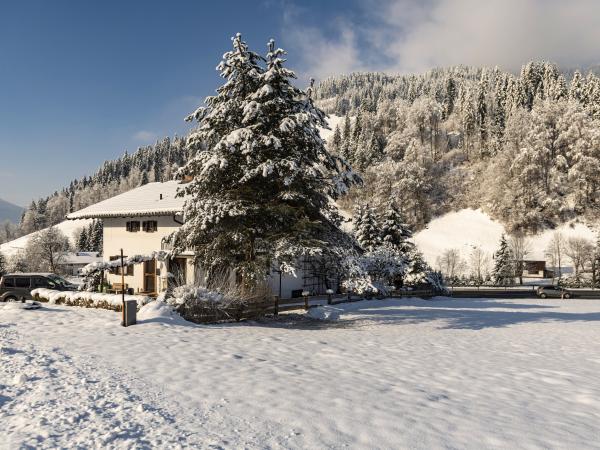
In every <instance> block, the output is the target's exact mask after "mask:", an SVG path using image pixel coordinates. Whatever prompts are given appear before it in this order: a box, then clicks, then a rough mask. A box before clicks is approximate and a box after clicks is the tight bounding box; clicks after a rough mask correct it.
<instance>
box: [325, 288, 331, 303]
mask: <svg viewBox="0 0 600 450" xmlns="http://www.w3.org/2000/svg"><path fill="white" fill-rule="evenodd" d="M326 292H327V304H328V305H331V300H332V298H333V290H331V289H327V291H326Z"/></svg>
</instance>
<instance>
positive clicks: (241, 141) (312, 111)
mask: <svg viewBox="0 0 600 450" xmlns="http://www.w3.org/2000/svg"><path fill="white" fill-rule="evenodd" d="M284 55H285V52H284V51H283V50H282V49H279V48H278V49H275V46H274V42H273V41H272V40H271V41H270V42H269V51H268V54H267V57H266V58H262V57H260V56H259V55H257V54H256V53H254V52H251V51H250V50H249V49H248V46H247V45H246V43H245V42H244V41H242V38H241V36H240V34H238V35H236V36H235V37H234V38H233V50H232V51H229V52H227V53H225V54H224V55H223V60H222V62H221V63H220V64H219V66H218V67H217V70H219V71H220V73H221V76H222V77H223V78H225V79H226V82H225V84H224V85H222V86H221V87H219V88H218V89H217V95H215V96H211V97H208V98H207V99H206V100H205V104H206V106H203V107H200V108H198V109H197V110H196V111H195V112H194V113H193V114H192V115H191V116H189V117H188V120H196V121H197V122H198V125H197V128H196V129H195V130H194V132H193V133H191V134H190V136H189V138H188V147H189V149H190V150H191V151H193V152H194V153H195V157H194V158H192V159H191V160H190V161H189V162H188V164H187V165H186V166H184V167H183V168H182V169H181V170H180V173H179V175H180V176H181V177H188V178H190V179H191V181H190V182H189V183H187V184H184V185H182V188H181V189H180V192H179V194H180V195H186V196H187V199H186V202H185V207H184V214H185V224H184V225H183V226H182V227H181V228H180V229H179V230H178V231H177V232H176V233H175V234H174V235H173V236H172V241H173V243H174V248H175V251H182V250H184V249H192V250H194V251H195V255H196V261H197V262H198V263H200V264H201V265H202V267H203V268H204V269H205V270H207V271H208V273H209V274H214V273H220V272H221V271H227V270H235V272H236V273H237V274H238V275H240V276H241V278H242V280H243V282H244V283H245V284H247V285H252V284H254V283H256V282H258V281H259V280H260V279H261V278H264V277H265V276H266V274H267V273H268V272H269V270H270V269H271V268H272V267H273V266H274V265H275V264H276V265H278V266H279V267H281V268H282V269H284V270H293V266H294V264H295V263H296V262H297V261H298V258H300V257H302V256H307V255H324V256H330V255H332V254H333V255H338V256H339V257H341V256H343V254H344V253H345V252H347V251H348V250H350V249H351V248H352V240H351V239H350V238H349V237H348V236H347V235H345V233H343V232H342V231H341V230H340V229H339V223H340V217H339V215H338V212H337V208H336V206H335V204H334V202H333V200H335V199H337V198H338V197H339V196H341V195H343V194H345V193H346V191H347V190H348V188H349V187H350V186H351V185H352V184H355V183H359V182H360V178H359V177H358V176H357V175H355V174H354V173H353V172H352V170H351V168H350V167H349V166H348V164H347V163H346V162H345V161H344V160H342V159H341V158H339V157H337V156H334V155H332V154H330V153H329V152H328V151H327V150H326V149H325V145H324V141H323V140H322V139H321V137H320V135H319V131H318V128H317V127H319V126H320V127H327V124H326V122H325V117H326V116H325V113H323V112H322V111H321V110H320V109H318V108H317V107H315V106H314V104H313V101H312V99H311V90H309V91H308V92H304V91H302V90H300V89H298V88H297V87H295V86H294V85H293V84H292V80H293V79H294V78H295V75H294V73H293V72H292V71H290V70H288V69H287V68H285V67H284V62H285V60H284V59H283V56H284ZM311 89H312V87H311Z"/></svg>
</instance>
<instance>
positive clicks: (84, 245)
mask: <svg viewBox="0 0 600 450" xmlns="http://www.w3.org/2000/svg"><path fill="white" fill-rule="evenodd" d="M88 249H89V237H88V228H87V227H83V228H82V229H81V231H80V232H79V236H78V237H77V250H78V251H80V252H87V251H88Z"/></svg>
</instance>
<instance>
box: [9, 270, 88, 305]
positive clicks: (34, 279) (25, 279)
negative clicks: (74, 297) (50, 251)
mask: <svg viewBox="0 0 600 450" xmlns="http://www.w3.org/2000/svg"><path fill="white" fill-rule="evenodd" d="M38 288H46V289H55V290H57V291H76V290H77V286H75V285H74V284H72V283H69V282H68V281H66V280H65V279H63V278H61V277H59V276H58V275H54V274H53V273H9V274H6V275H4V276H3V277H2V278H0V301H2V302H16V301H24V300H32V296H31V291H32V290H34V289H38Z"/></svg>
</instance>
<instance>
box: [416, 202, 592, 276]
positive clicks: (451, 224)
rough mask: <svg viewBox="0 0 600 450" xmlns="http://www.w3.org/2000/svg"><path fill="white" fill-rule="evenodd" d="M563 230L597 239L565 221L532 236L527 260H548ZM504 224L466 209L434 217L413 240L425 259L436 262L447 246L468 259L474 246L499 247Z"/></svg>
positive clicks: (587, 230)
mask: <svg viewBox="0 0 600 450" xmlns="http://www.w3.org/2000/svg"><path fill="white" fill-rule="evenodd" d="M555 231H560V232H561V233H562V234H563V235H564V236H565V237H566V238H569V237H571V236H578V237H584V238H586V239H590V240H593V241H595V240H596V234H595V232H594V231H593V230H592V229H591V228H589V227H587V226H586V225H583V224H581V223H570V224H564V225H562V226H560V227H559V228H557V229H556V230H547V231H545V232H543V233H541V234H538V235H535V236H531V238H530V239H531V253H529V254H528V255H527V259H539V260H544V259H546V258H545V256H544V254H545V249H546V247H547V246H548V242H549V241H550V239H551V237H552V234H553V233H554V232H555ZM504 232H505V230H504V227H503V226H502V224H500V223H499V222H497V221H495V220H493V219H491V218H490V217H489V216H488V215H487V214H486V213H484V212H482V211H481V210H473V209H463V210H461V211H458V212H451V213H448V214H445V215H443V216H441V217H438V218H436V219H433V220H432V221H431V222H429V225H428V226H427V228H425V230H423V231H421V232H419V233H417V234H415V236H414V239H413V240H414V242H415V243H416V244H417V246H418V248H419V249H420V250H421V251H422V252H423V255H424V256H425V259H426V260H427V262H429V263H430V264H432V265H435V261H436V258H437V257H438V256H440V255H441V254H442V252H443V251H444V250H446V249H457V250H459V251H460V253H461V256H462V257H463V258H467V257H468V256H469V254H470V252H471V250H472V249H473V248H474V247H481V249H482V250H483V251H485V252H486V253H487V254H488V255H489V256H491V255H492V254H493V253H494V252H495V251H496V250H497V249H498V243H499V241H500V236H501V235H502V233H504Z"/></svg>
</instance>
